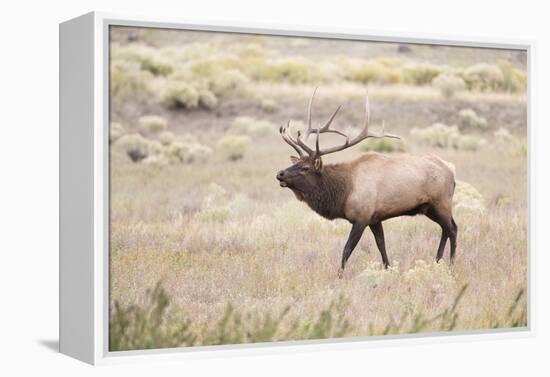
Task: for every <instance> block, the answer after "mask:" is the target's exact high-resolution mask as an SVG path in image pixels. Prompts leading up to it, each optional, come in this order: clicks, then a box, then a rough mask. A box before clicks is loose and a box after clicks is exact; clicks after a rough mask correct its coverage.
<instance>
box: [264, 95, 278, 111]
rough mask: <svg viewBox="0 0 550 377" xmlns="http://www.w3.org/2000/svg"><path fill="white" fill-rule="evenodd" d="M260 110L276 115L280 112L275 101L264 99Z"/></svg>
mask: <svg viewBox="0 0 550 377" xmlns="http://www.w3.org/2000/svg"><path fill="white" fill-rule="evenodd" d="M260 108H261V109H262V110H263V111H265V112H266V113H274V112H277V111H278V110H279V105H278V104H277V102H275V100H272V99H269V98H263V99H262V100H261V102H260Z"/></svg>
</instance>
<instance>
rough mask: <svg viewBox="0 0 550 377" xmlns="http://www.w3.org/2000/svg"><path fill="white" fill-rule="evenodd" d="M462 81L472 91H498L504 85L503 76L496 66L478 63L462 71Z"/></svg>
mask: <svg viewBox="0 0 550 377" xmlns="http://www.w3.org/2000/svg"><path fill="white" fill-rule="evenodd" d="M464 80H465V81H466V84H467V85H468V87H469V88H470V89H473V90H481V91H488V90H499V89H500V88H501V87H502V86H503V85H504V75H503V74H502V71H501V70H500V68H499V67H498V66H497V65H494V64H487V63H479V64H475V65H473V66H471V67H468V68H467V69H466V70H465V71H464Z"/></svg>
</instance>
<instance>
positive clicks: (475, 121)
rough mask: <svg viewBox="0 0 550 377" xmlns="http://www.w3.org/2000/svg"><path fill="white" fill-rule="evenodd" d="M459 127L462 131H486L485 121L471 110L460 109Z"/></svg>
mask: <svg viewBox="0 0 550 377" xmlns="http://www.w3.org/2000/svg"><path fill="white" fill-rule="evenodd" d="M458 116H459V117H460V126H461V128H464V129H475V130H484V129H487V120H486V119H485V118H483V117H481V116H479V115H477V113H476V112H475V111H474V110H472V109H462V110H460V111H459V113H458Z"/></svg>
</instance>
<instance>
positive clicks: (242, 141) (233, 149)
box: [216, 135, 250, 161]
mask: <svg viewBox="0 0 550 377" xmlns="http://www.w3.org/2000/svg"><path fill="white" fill-rule="evenodd" d="M249 144H250V137H248V136H246V135H227V136H224V137H223V138H221V139H220V140H219V141H218V144H217V146H216V148H217V150H218V152H219V153H220V154H221V156H222V157H223V158H224V159H227V160H230V161H237V160H240V159H242V158H243V157H244V154H245V152H246V149H247V148H248V145H249Z"/></svg>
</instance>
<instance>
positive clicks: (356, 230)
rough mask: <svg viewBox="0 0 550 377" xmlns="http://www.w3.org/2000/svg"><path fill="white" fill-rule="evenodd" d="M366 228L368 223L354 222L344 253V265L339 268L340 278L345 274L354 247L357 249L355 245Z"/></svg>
mask: <svg viewBox="0 0 550 377" xmlns="http://www.w3.org/2000/svg"><path fill="white" fill-rule="evenodd" d="M365 228H366V225H363V224H359V223H353V226H352V227H351V232H350V234H349V237H348V241H347V242H346V246H344V252H343V253H342V265H341V267H340V270H338V277H339V278H340V279H342V277H343V276H344V267H346V262H347V261H348V258H349V257H350V255H351V253H352V252H353V249H355V246H357V243H358V242H359V240H360V239H361V236H362V235H363V231H364V230H365Z"/></svg>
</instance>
